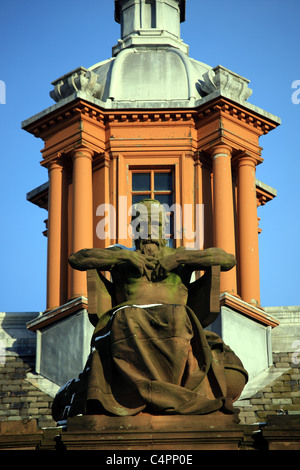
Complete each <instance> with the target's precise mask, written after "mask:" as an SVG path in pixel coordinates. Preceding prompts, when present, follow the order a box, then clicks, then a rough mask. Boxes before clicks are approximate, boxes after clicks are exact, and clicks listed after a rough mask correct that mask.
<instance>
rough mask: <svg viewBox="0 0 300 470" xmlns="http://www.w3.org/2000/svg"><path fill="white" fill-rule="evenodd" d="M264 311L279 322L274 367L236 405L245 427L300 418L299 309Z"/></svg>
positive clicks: (261, 375) (267, 309)
mask: <svg viewBox="0 0 300 470" xmlns="http://www.w3.org/2000/svg"><path fill="white" fill-rule="evenodd" d="M265 310H266V312H267V313H269V314H270V315H272V317H275V318H276V319H277V320H279V322H280V324H279V326H277V327H276V328H274V329H273V330H272V356H273V358H272V363H273V365H272V366H271V367H269V368H268V369H267V370H265V371H264V373H262V374H260V375H259V376H258V377H257V379H256V380H254V381H253V382H254V383H253V385H252V387H250V389H249V390H248V393H246V394H244V396H243V394H242V396H241V398H242V399H240V400H239V401H238V402H237V403H236V406H237V407H239V408H240V410H241V411H240V418H241V422H242V423H244V424H252V423H258V422H259V423H264V422H265V421H266V419H267V416H271V415H280V414H286V415H300V307H299V306H295V307H294V306H289V307H266V309H265ZM246 392H247V391H246Z"/></svg>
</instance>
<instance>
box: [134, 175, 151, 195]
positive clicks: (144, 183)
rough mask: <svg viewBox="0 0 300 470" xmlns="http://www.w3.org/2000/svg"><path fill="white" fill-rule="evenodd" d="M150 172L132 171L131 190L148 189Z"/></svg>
mask: <svg viewBox="0 0 300 470" xmlns="http://www.w3.org/2000/svg"><path fill="white" fill-rule="evenodd" d="M150 189H151V187H150V173H132V191H150Z"/></svg>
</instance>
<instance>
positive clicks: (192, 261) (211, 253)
mask: <svg viewBox="0 0 300 470" xmlns="http://www.w3.org/2000/svg"><path fill="white" fill-rule="evenodd" d="M179 265H185V266H186V267H188V268H189V269H190V270H191V271H202V270H203V271H205V270H206V269H207V268H209V267H210V266H220V267H221V271H229V270H230V269H232V268H233V267H234V266H235V265H236V259H235V257H234V256H233V255H231V254H229V253H226V252H225V251H224V250H222V249H221V248H207V249H205V250H188V249H186V248H184V247H180V248H178V249H177V250H175V252H173V253H171V254H170V255H166V256H164V257H163V258H162V259H161V260H159V264H158V266H157V269H156V272H157V275H158V277H165V276H166V274H167V273H168V272H171V271H173V270H174V269H176V268H177V267H178V266H179Z"/></svg>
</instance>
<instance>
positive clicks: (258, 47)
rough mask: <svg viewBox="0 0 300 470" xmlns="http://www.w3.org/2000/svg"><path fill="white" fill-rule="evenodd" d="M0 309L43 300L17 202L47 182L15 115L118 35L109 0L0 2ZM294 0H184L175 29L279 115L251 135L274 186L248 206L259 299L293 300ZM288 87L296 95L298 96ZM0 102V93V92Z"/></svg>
mask: <svg viewBox="0 0 300 470" xmlns="http://www.w3.org/2000/svg"><path fill="white" fill-rule="evenodd" d="M0 9H1V11H0V15H1V28H0V45H1V55H0V80H2V81H3V82H4V83H5V92H6V93H5V104H0V132H1V139H0V178H1V184H0V214H1V230H0V246H1V248H2V250H1V252H2V257H1V258H2V259H1V261H2V263H1V264H2V269H1V272H0V311H20V312H21V311H24V312H25V311H42V310H44V309H45V302H46V249H47V240H46V238H45V237H44V236H43V235H42V232H43V230H44V229H45V226H44V220H45V219H46V217H47V213H46V211H44V210H42V209H40V208H38V207H37V206H35V205H33V204H30V203H29V202H27V201H26V194H27V192H29V191H31V190H32V189H34V188H35V187H37V186H39V185H40V184H42V183H44V182H45V181H46V180H47V173H46V170H45V169H43V168H42V167H41V166H40V163H39V162H40V160H41V153H40V151H41V149H42V148H43V142H42V141H41V140H40V139H36V138H35V137H33V136H32V135H31V134H28V133H26V132H25V131H23V130H22V129H21V122H22V121H23V120H25V119H27V118H29V117H31V116H33V115H35V114H37V113H38V112H40V111H42V110H44V109H46V108H48V107H49V106H51V105H52V104H54V102H53V100H52V99H51V98H50V96H49V92H50V91H51V90H52V88H53V87H52V85H51V82H52V81H53V80H55V79H56V78H58V77H60V76H61V75H63V74H64V73H66V72H69V71H71V70H73V69H74V68H76V67H78V66H84V67H89V66H91V65H93V64H95V63H97V62H99V61H101V60H105V59H108V58H110V57H111V48H112V46H114V45H115V44H116V43H117V40H118V39H119V37H120V26H119V25H118V24H117V23H115V21H114V2H113V0H85V2H82V1H79V0H51V1H49V0H43V1H41V0H26V1H24V0H1V5H0ZM299 18H300V2H299V0H285V1H282V0H249V1H247V2H244V1H241V0H214V1H213V2H207V1H203V0H188V1H187V12H186V22H185V23H183V24H182V26H181V37H182V39H183V40H184V42H185V43H187V44H189V46H190V56H191V57H192V58H194V59H197V60H200V61H201V62H204V63H206V64H208V65H210V66H213V67H214V66H216V65H218V64H221V65H223V66H224V67H227V68H229V69H230V70H232V71H234V72H236V73H238V74H240V75H242V76H244V77H246V78H248V79H249V80H250V81H251V83H250V88H251V89H252V90H253V94H252V96H251V97H250V98H249V100H248V101H249V102H250V103H252V104H254V105H256V106H258V107H260V108H262V109H264V110H266V111H268V112H270V113H272V114H275V115H276V116H279V117H280V118H281V120H282V124H281V126H280V127H279V128H277V129H276V130H274V131H272V132H271V133H269V134H268V135H266V136H264V137H262V138H261V141H260V143H261V146H262V147H263V149H264V150H263V158H264V163H263V164H262V165H260V166H259V167H258V169H257V177H258V179H260V180H261V181H263V182H264V183H266V184H268V185H270V186H272V187H273V188H276V189H277V192H278V196H277V198H275V199H274V200H273V201H271V202H269V203H268V204H267V205H266V206H264V207H263V208H260V209H259V213H258V215H259V217H261V222H260V227H261V228H262V233H261V234H260V235H259V243H260V272H261V302H262V305H263V306H284V305H300V298H299V290H300V287H299V261H300V257H299V232H300V224H299V172H300V165H299V158H300V139H299V117H300V104H293V103H292V100H291V97H292V93H293V92H294V91H295V90H293V89H292V83H293V82H294V81H295V80H300V60H299V44H300V28H299ZM298 97H300V94H299V95H298ZM0 101H3V97H2V99H1V95H0Z"/></svg>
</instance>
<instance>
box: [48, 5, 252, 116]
mask: <svg viewBox="0 0 300 470" xmlns="http://www.w3.org/2000/svg"><path fill="white" fill-rule="evenodd" d="M184 18H185V0H163V1H162V0H139V1H137V0H115V19H116V21H117V22H119V23H120V24H121V39H119V41H118V43H117V45H115V46H114V47H113V48H112V58H110V59H108V60H105V61H103V62H99V63H97V64H95V65H92V66H91V67H89V68H88V69H86V68H84V67H79V68H78V69H76V70H73V71H72V72H70V73H69V74H66V75H64V76H63V77H60V78H59V79H57V80H56V81H55V82H53V83H52V84H53V85H54V90H53V91H52V92H51V93H50V95H51V97H52V98H53V99H54V100H55V101H57V102H58V101H61V100H63V99H65V98H70V97H71V96H75V95H76V96H78V97H80V98H85V99H89V100H91V99H92V100H97V104H99V105H100V106H101V107H103V108H105V109H122V108H123V109H134V108H139V109H141V108H145V109H149V108H152V109H162V108H167V109H170V108H184V107H187V108H193V107H196V106H198V105H199V101H201V100H202V99H203V97H205V96H207V95H210V98H212V94H213V93H215V92H216V93H221V92H222V93H224V92H226V94H227V95H228V96H229V97H230V96H231V95H232V94H233V96H234V98H237V99H242V100H246V99H247V98H248V97H249V96H250V95H251V90H250V89H249V88H248V83H249V81H248V80H246V79H244V78H243V77H240V76H239V75H237V74H234V73H233V72H230V71H229V70H227V69H225V68H224V67H221V66H217V67H215V68H214V69H212V68H211V67H210V66H208V65H206V64H203V63H202V62H199V61H197V60H194V59H191V58H190V57H189V48H188V46H187V45H186V44H184V42H183V41H182V39H181V38H180V23H181V22H182V21H184Z"/></svg>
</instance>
